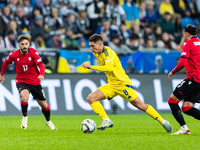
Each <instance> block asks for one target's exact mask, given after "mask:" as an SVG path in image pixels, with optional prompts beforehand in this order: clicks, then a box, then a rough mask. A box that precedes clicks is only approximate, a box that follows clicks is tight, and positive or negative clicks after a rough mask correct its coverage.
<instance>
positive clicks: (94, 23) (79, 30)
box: [0, 0, 200, 54]
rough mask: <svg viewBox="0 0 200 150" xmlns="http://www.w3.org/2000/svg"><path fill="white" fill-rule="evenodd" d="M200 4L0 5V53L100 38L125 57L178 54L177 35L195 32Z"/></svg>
mask: <svg viewBox="0 0 200 150" xmlns="http://www.w3.org/2000/svg"><path fill="white" fill-rule="evenodd" d="M199 13H200V0H171V1H170V0H0V48H1V49H3V48H18V44H17V38H18V36H19V35H21V34H23V35H29V36H30V38H31V41H32V42H31V46H32V47H33V48H58V49H68V50H80V49H85V48H89V44H88V38H89V37H90V36H91V35H92V34H94V33H97V34H101V35H102V37H103V39H104V45H106V46H110V47H111V48H113V49H114V50H116V51H117V52H118V53H120V51H121V52H122V51H123V52H124V54H129V53H132V52H135V51H137V50H141V49H143V48H168V49H171V50H177V51H180V49H181V44H180V43H181V42H182V40H183V38H182V30H183V28H184V27H185V26H186V25H188V24H192V25H195V26H197V27H198V28H199V16H200V15H199Z"/></svg>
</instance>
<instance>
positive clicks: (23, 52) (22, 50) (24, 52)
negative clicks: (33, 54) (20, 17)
mask: <svg viewBox="0 0 200 150" xmlns="http://www.w3.org/2000/svg"><path fill="white" fill-rule="evenodd" d="M20 50H21V53H22V54H26V53H28V48H23V49H20ZM25 50H27V51H25Z"/></svg>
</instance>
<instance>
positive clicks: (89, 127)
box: [81, 119, 96, 133]
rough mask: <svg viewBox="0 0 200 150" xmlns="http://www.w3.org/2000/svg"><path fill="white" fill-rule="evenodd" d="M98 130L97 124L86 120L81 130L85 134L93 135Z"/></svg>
mask: <svg viewBox="0 0 200 150" xmlns="http://www.w3.org/2000/svg"><path fill="white" fill-rule="evenodd" d="M95 129H96V123H95V122H94V121H93V120H92V119H85V120H83V122H82V123H81V130H82V131H83V132H84V133H92V132H94V130H95Z"/></svg>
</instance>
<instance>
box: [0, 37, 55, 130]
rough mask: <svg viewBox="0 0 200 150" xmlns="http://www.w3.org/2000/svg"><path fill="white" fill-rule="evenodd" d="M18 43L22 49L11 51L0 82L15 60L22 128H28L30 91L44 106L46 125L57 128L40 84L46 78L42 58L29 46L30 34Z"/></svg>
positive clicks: (52, 128) (3, 66)
mask: <svg viewBox="0 0 200 150" xmlns="http://www.w3.org/2000/svg"><path fill="white" fill-rule="evenodd" d="M18 43H19V44H18V45H19V47H20V49H18V50H16V51H14V52H12V53H10V54H9V56H8V57H7V58H6V60H5V61H4V63H3V65H2V69H1V74H0V82H1V83H3V82H4V80H5V79H4V73H5V71H6V68H7V67H8V65H9V64H10V63H12V62H14V63H15V70H16V73H17V75H16V85H17V88H18V90H19V93H20V96H21V108H22V114H23V118H22V123H21V128H22V129H26V128H27V122H28V116H27V108H28V98H29V93H31V94H32V95H33V98H34V99H36V100H37V102H38V104H39V105H40V106H41V107H42V112H43V114H44V116H45V118H46V125H47V126H48V127H49V128H50V129H51V130H55V129H56V127H55V126H54V124H53V123H52V122H51V120H50V109H49V105H48V103H47V101H46V98H45V95H44V92H43V88H42V86H41V85H40V82H41V81H42V80H44V73H45V67H44V64H43V62H42V60H41V59H40V56H39V55H38V52H37V50H35V49H33V48H31V47H29V46H30V40H29V37H28V36H26V35H21V36H19V38H18ZM38 68H39V69H38Z"/></svg>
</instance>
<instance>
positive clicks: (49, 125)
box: [46, 120, 57, 130]
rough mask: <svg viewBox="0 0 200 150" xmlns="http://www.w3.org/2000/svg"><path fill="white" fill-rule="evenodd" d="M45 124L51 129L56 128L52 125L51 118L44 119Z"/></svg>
mask: <svg viewBox="0 0 200 150" xmlns="http://www.w3.org/2000/svg"><path fill="white" fill-rule="evenodd" d="M46 125H47V126H48V127H49V129H51V130H57V129H56V127H55V126H54V124H53V122H51V120H49V121H46Z"/></svg>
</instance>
